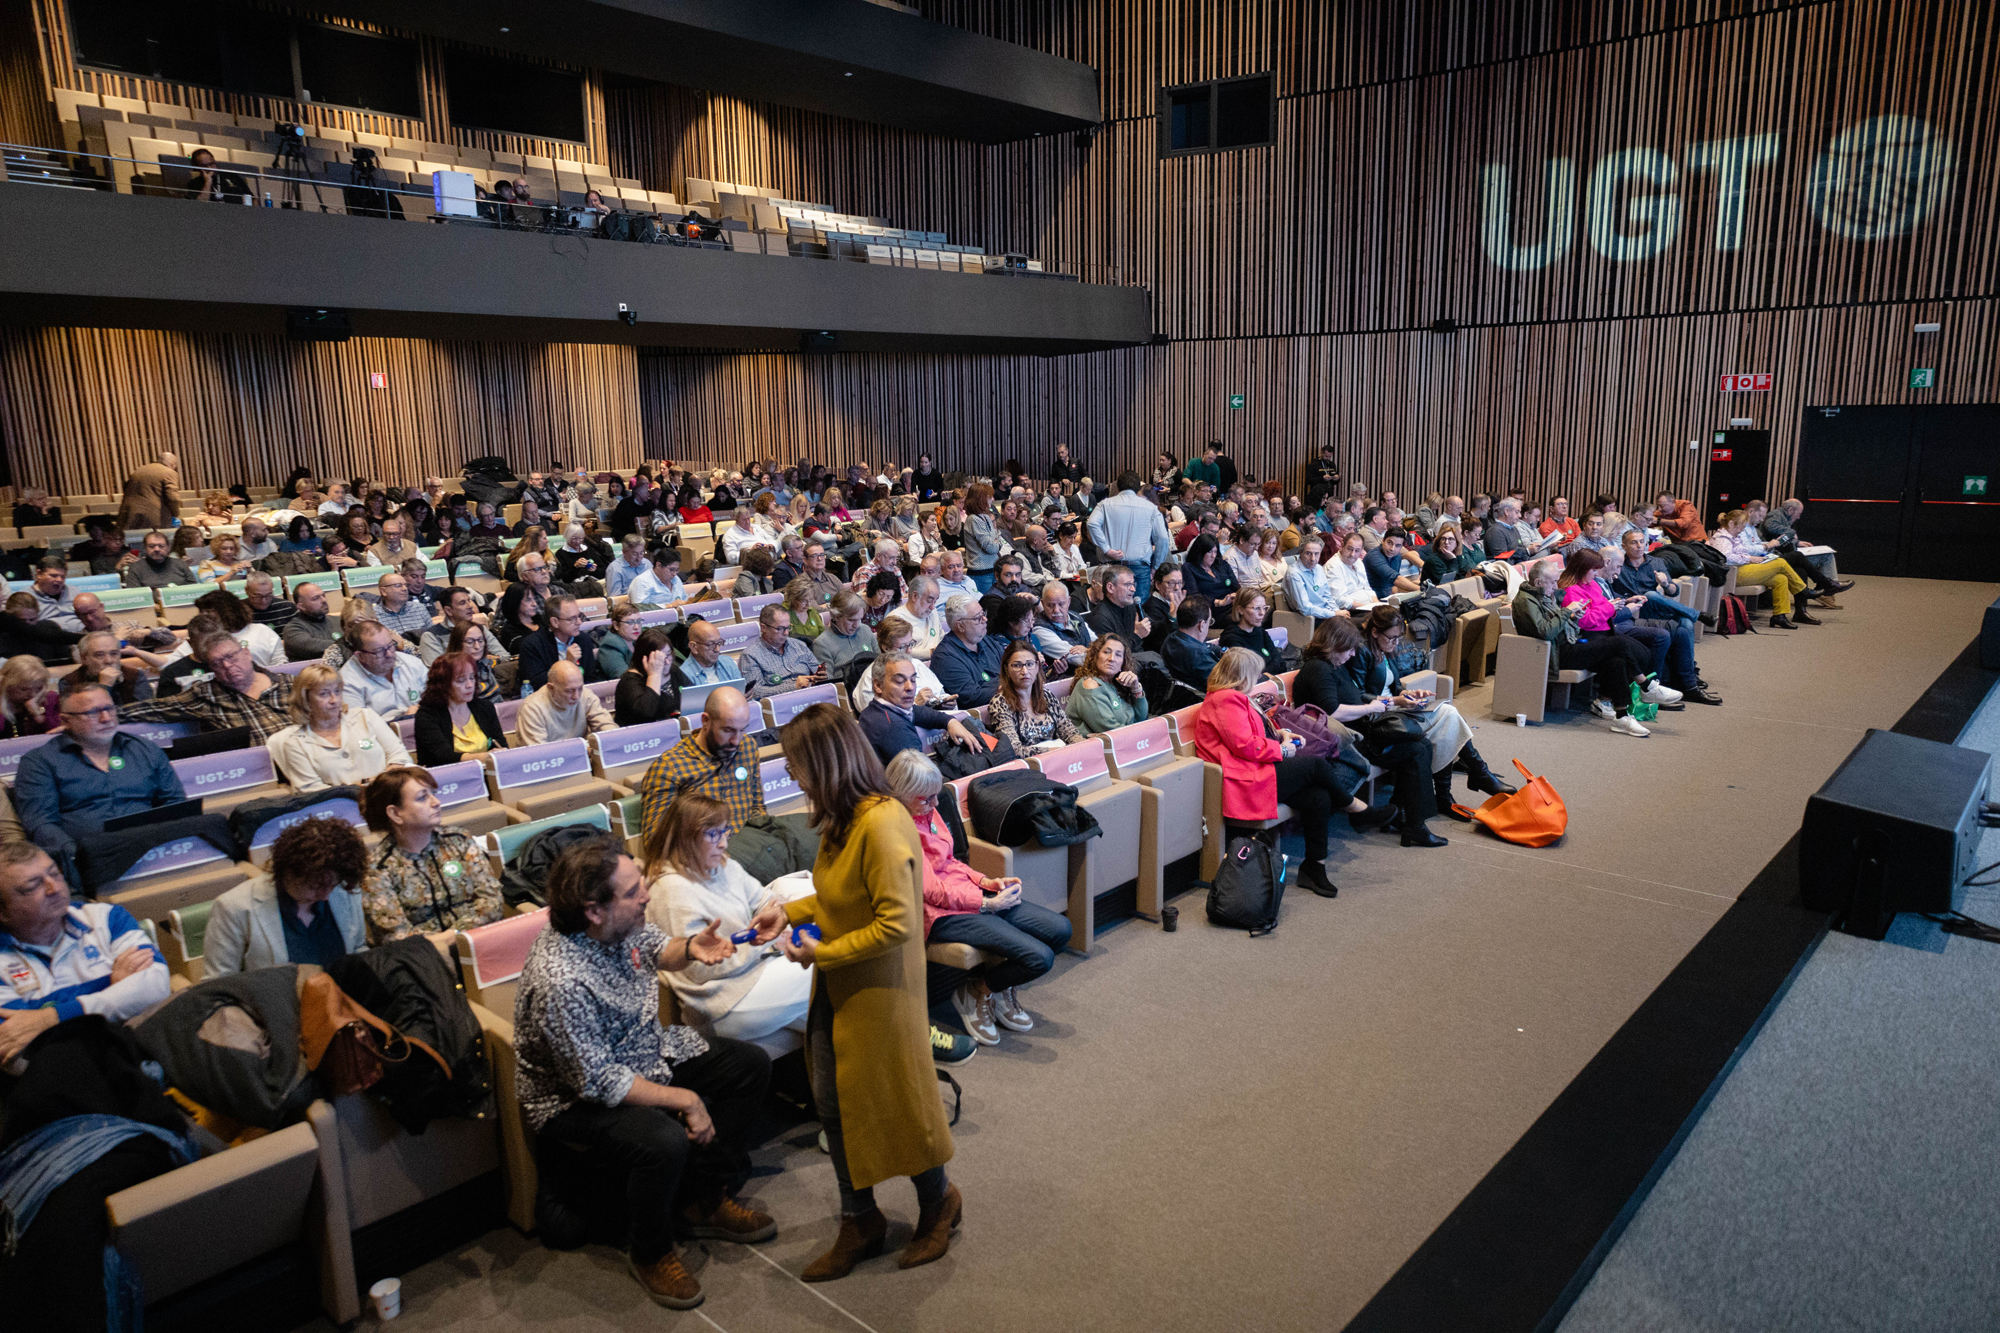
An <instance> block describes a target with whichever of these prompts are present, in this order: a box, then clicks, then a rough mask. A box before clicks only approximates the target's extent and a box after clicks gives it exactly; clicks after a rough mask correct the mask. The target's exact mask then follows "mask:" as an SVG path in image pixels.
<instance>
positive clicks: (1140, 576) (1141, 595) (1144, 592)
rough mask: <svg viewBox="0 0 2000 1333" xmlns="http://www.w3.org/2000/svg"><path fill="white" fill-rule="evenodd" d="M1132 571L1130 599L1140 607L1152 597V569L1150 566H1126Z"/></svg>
mask: <svg viewBox="0 0 2000 1333" xmlns="http://www.w3.org/2000/svg"><path fill="white" fill-rule="evenodd" d="M1125 568H1127V569H1129V570H1131V571H1132V597H1133V599H1134V600H1135V601H1137V602H1138V603H1139V605H1140V606H1144V605H1145V604H1146V599H1147V598H1148V597H1150V596H1152V595H1153V567H1152V566H1151V565H1127V566H1125Z"/></svg>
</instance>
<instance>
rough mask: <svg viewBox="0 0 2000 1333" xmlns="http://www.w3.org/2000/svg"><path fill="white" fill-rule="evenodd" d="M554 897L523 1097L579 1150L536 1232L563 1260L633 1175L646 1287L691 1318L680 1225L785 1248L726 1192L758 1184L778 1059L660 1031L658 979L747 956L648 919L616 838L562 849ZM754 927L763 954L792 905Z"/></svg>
mask: <svg viewBox="0 0 2000 1333" xmlns="http://www.w3.org/2000/svg"><path fill="white" fill-rule="evenodd" d="M376 781H378V782H379V781H381V779H380V778H378V779H376ZM548 897H549V928H548V929H547V930H544V931H543V932H542V933H541V934H540V935H539V936H537V937H536V939H535V942H534V945H533V946H532V947H531V948H530V949H529V950H528V961H527V963H526V965H525V966H524V967H523V968H522V970H521V982H520V988H519V990H518V991H517V992H516V994H515V997H514V1049H515V1053H516V1060H517V1064H516V1066H515V1074H514V1087H515V1092H516V1095H517V1096H518V1097H519V1098H520V1103H521V1114H522V1116H523V1117H524V1118H525V1119H526V1120H527V1122H528V1126H529V1128H531V1129H533V1130H534V1131H535V1132H536V1133H537V1134H539V1135H541V1136H542V1137H543V1139H544V1140H546V1141H550V1142H553V1143H558V1144H561V1145H563V1146H564V1147H566V1148H570V1149H573V1150H574V1151H571V1152H559V1153H548V1154H545V1155H544V1156H543V1159H542V1171H541V1175H540V1181H539V1189H538V1197H537V1199H536V1201H535V1218H536V1226H537V1229H538V1230H539V1231H540V1232H541V1233H542V1236H543V1238H544V1240H545V1242H547V1243H550V1244H554V1245H556V1246H563V1245H565V1244H570V1243H580V1242H581V1241H582V1239H583V1234H584V1232H585V1230H586V1229H587V1223H586V1221H585V1217H584V1214H586V1213H587V1211H588V1209H589V1207H590V1204H589V1202H588V1201H589V1199H590V1198H591V1197H592V1196H593V1195H596V1194H599V1193H601V1192H602V1190H601V1182H598V1181H594V1180H593V1179H592V1178H591V1176H592V1173H594V1172H597V1171H602V1170H604V1169H606V1168H607V1167H608V1168H610V1169H612V1170H617V1171H621V1172H622V1173H623V1176H624V1180H623V1189H622V1193H623V1194H624V1196H625V1198H626V1199H628V1200H629V1201H630V1204H631V1217H630V1226H631V1235H632V1249H631V1256H630V1260H629V1263H630V1265H631V1269H632V1276H633V1277H635V1278H637V1279H638V1280H639V1285H640V1286H642V1287H644V1288H645V1289H646V1295H648V1296H649V1297H651V1298H652V1299H653V1301H654V1302H656V1303H657V1304H660V1305H664V1306H667V1307H668V1308H669V1309H674V1310H691V1309H693V1308H694V1307H695V1306H697V1305H700V1304H701V1302H702V1290H701V1284H700V1283H699V1282H697V1281H695V1279H694V1277H693V1276H692V1275H691V1274H689V1272H688V1271H687V1269H686V1268H684V1267H682V1266H681V1261H680V1256H679V1255H677V1254H676V1253H675V1252H674V1230H675V1223H676V1216H675V1215H676V1213H677V1212H678V1214H679V1219H678V1220H679V1224H680V1227H681V1229H682V1230H683V1231H684V1232H685V1233H686V1234H688V1235H691V1236H694V1237H696V1238H698V1239H706V1240H730V1241H738V1242H743V1243H747V1242H751V1241H760V1240H768V1239H770V1238H771V1237H772V1236H775V1235H777V1234H778V1226H777V1223H775V1222H773V1221H772V1220H771V1219H770V1217H768V1216H767V1215H765V1214H764V1213H761V1212H758V1211H756V1210H754V1209H750V1208H746V1207H744V1206H743V1205H742V1204H740V1203H738V1202H737V1201H736V1200H734V1199H732V1198H730V1197H729V1192H728V1191H729V1184H730V1182H731V1181H732V1180H735V1179H737V1178H739V1177H740V1176H742V1175H745V1174H748V1172H749V1170H750V1155H749V1152H748V1150H747V1140H748V1135H749V1129H750V1122H751V1120H752V1119H753V1118H754V1117H755V1115H756V1113H757V1108H758V1107H759V1106H761V1105H762V1104H763V1101H764V1093H765V1090H766V1089H767V1088H768V1087H769V1086H770V1082H771V1061H770V1057H768V1056H766V1055H765V1054H764V1052H763V1051H762V1050H760V1049H758V1048H757V1047H755V1046H753V1045H751V1044H750V1043H748V1042H743V1041H733V1040H731V1039H729V1038H727V1037H711V1038H708V1039H706V1040H704V1039H703V1038H702V1037H701V1036H700V1035H699V1034H698V1033H696V1032H694V1031H692V1030H691V1029H688V1028H684V1027H662V1026H661V1025H660V980H659V974H660V973H661V972H678V971H680V970H681V969H683V968H685V967H686V966H687V965H688V964H689V963H720V962H723V961H724V960H726V959H728V958H729V957H730V956H731V955H733V954H734V953H735V952H736V946H735V945H734V944H732V943H730V942H729V940H728V939H727V938H725V937H724V936H722V935H721V934H719V933H718V932H717V930H716V924H717V923H716V922H713V921H711V922H709V923H708V925H707V926H706V927H705V928H703V930H702V931H701V933H699V934H697V935H692V936H678V935H669V934H667V932H666V931H664V930H662V929H660V927H658V926H656V925H654V924H652V923H651V922H649V921H647V919H646V904H647V901H648V895H647V892H646V882H645V880H644V879H643V878H642V877H641V876H640V874H639V870H638V867H636V866H634V865H633V864H632V858H631V857H629V856H627V855H625V850H624V847H623V846H622V844H620V843H619V842H618V841H616V840H615V839H612V838H592V839H589V840H587V841H584V842H580V843H577V844H575V845H573V846H571V847H568V848H566V849H564V851H563V853H562V855H561V856H560V857H558V858H557V860H556V864H555V868H554V869H553V870H552V871H550V873H549V883H548ZM752 924H753V925H754V927H755V929H756V931H757V939H756V945H755V946H753V947H761V946H762V945H764V944H766V943H768V942H769V941H770V940H772V939H774V938H776V937H777V935H778V932H779V931H780V930H782V929H784V926H785V916H784V909H783V907H781V906H779V905H777V904H776V903H773V904H772V905H771V906H769V907H768V908H766V910H765V911H764V912H761V913H759V914H758V916H757V918H756V920H755V921H754V922H753V923H752ZM677 1204H679V1205H680V1206H679V1207H678V1208H677V1207H676V1205H677Z"/></svg>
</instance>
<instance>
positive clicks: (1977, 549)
mask: <svg viewBox="0 0 2000 1333" xmlns="http://www.w3.org/2000/svg"><path fill="white" fill-rule="evenodd" d="M1982 479H1984V480H1985V481H1986V483H1987V484H1986V485H1985V486H1984V488H1983V489H1982V487H1981V484H1980V483H1981V481H1982ZM1793 493H1794V494H1796V495H1797V496H1798V498H1799V499H1801V500H1804V501H1805V502H1806V512H1805V517H1804V518H1803V519H1801V520H1800V529H1801V531H1802V533H1803V534H1804V536H1805V537H1806V539H1807V540H1808V541H1811V542H1816V543H1820V544H1823V545H1827V546H1831V547H1834V548H1835V549H1837V550H1838V551H1839V552H1840V555H1839V560H1840V572H1841V573H1842V574H1879V575H1888V576H1893V577H1897V578H1915V579H1968V580H1972V581H1975V582H1982V583H1990V582H1996V581H2000V404H1995V403H1979V404H1940V405H1937V406H1929V407H1908V406H1900V407H1899V406H1881V407H1809V408H1807V409H1806V413H1805V427H1804V430H1803V431H1802V433H1801V435H1800V439H1799V474H1798V485H1797V487H1796V489H1795V491H1794V492H1793ZM1773 498H1774V499H1775V498H1776V497H1773Z"/></svg>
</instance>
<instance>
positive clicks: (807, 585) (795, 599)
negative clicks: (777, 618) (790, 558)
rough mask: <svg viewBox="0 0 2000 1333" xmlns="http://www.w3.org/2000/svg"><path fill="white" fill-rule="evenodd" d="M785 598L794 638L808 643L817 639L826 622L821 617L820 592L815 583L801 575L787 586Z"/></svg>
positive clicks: (785, 606)
mask: <svg viewBox="0 0 2000 1333" xmlns="http://www.w3.org/2000/svg"><path fill="white" fill-rule="evenodd" d="M784 597H785V600H784V602H783V603H782V605H783V606H784V608H785V610H786V611H788V612H790V613H791V617H792V631H791V633H792V637H793V638H795V639H804V640H805V641H806V642H807V643H811V642H812V641H813V640H814V639H817V638H818V637H819V636H820V634H821V633H822V632H823V631H824V630H825V629H826V622H825V621H824V620H823V619H821V617H820V603H819V590H818V588H816V587H815V586H814V584H813V581H812V580H811V579H809V578H806V577H805V576H804V575H800V576H799V577H798V578H795V579H793V580H792V581H791V582H790V583H787V584H786V585H785V588H784Z"/></svg>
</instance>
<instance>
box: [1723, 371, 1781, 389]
mask: <svg viewBox="0 0 2000 1333" xmlns="http://www.w3.org/2000/svg"><path fill="white" fill-rule="evenodd" d="M1722 391H1723V392H1724V393H1769V392H1770V391H1771V373H1770V372H1769V371H1761V372H1759V373H1757V374H1755V375H1724V376H1723V377H1722Z"/></svg>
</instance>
